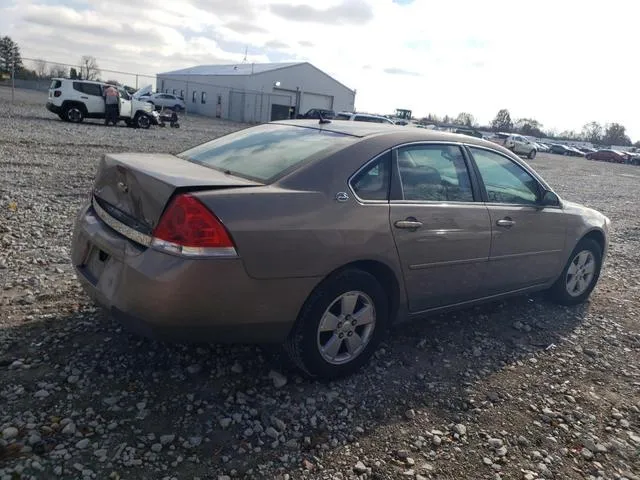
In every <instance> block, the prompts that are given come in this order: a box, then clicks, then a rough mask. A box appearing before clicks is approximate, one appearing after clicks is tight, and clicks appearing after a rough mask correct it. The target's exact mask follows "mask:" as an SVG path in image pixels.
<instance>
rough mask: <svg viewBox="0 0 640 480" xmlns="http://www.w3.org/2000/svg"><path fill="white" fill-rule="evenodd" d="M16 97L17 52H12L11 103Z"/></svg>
mask: <svg viewBox="0 0 640 480" xmlns="http://www.w3.org/2000/svg"><path fill="white" fill-rule="evenodd" d="M15 97H16V52H12V53H11V105H13V104H14V101H15Z"/></svg>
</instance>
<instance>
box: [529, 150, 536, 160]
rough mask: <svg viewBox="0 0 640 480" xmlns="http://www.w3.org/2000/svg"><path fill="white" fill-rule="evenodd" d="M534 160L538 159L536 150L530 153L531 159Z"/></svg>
mask: <svg viewBox="0 0 640 480" xmlns="http://www.w3.org/2000/svg"><path fill="white" fill-rule="evenodd" d="M534 158H536V151H535V150H531V151H530V152H529V159H530V160H533V159H534Z"/></svg>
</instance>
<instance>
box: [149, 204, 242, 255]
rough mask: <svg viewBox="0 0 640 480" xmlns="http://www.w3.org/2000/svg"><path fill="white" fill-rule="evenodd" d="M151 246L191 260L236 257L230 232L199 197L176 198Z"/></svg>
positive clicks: (154, 234) (160, 224)
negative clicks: (195, 258) (193, 258)
mask: <svg viewBox="0 0 640 480" xmlns="http://www.w3.org/2000/svg"><path fill="white" fill-rule="evenodd" d="M151 246H152V247H154V248H156V249H159V250H163V251H165V252H167V253H173V254H177V255H184V256H188V257H235V256H237V252H236V249H235V246H234V244H233V241H232V240H231V237H230V236H229V233H228V232H227V229H226V228H225V227H224V225H223V224H222V222H220V220H219V219H218V217H216V216H215V215H214V214H213V213H212V212H211V211H210V210H209V209H208V208H207V207H205V205H204V204H203V203H202V202H201V201H200V200H198V199H197V198H195V197H193V196H191V195H188V194H181V195H178V196H176V197H174V198H173V200H171V202H170V203H169V206H168V207H167V209H166V210H165V212H164V213H163V215H162V217H161V218H160V222H159V223H158V226H157V227H156V228H155V229H154V231H153V240H152V241H151Z"/></svg>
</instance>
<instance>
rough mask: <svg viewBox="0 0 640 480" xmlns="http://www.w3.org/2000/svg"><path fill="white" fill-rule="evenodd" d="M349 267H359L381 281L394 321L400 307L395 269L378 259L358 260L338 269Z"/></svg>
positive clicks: (398, 286)
mask: <svg viewBox="0 0 640 480" xmlns="http://www.w3.org/2000/svg"><path fill="white" fill-rule="evenodd" d="M347 268H357V269H359V270H363V271H365V272H367V273H370V274H371V275H373V276H374V277H376V280H378V282H380V285H382V288H384V291H385V292H387V297H388V298H389V314H390V319H391V321H392V322H393V320H394V319H395V318H396V315H397V313H398V308H399V307H400V285H399V283H398V279H397V278H396V275H395V273H393V270H391V268H389V267H388V266H387V265H385V264H384V263H382V262H378V261H376V260H358V261H356V262H352V263H349V264H347V265H344V266H342V267H340V268H339V269H337V270H336V271H338V270H344V269H347ZM333 273H335V272H332V273H331V275H332V274H333Z"/></svg>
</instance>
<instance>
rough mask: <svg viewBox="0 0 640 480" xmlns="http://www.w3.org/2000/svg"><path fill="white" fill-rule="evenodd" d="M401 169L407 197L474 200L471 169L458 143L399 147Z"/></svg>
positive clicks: (443, 200) (404, 195)
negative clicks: (456, 144) (468, 167)
mask: <svg viewBox="0 0 640 480" xmlns="http://www.w3.org/2000/svg"><path fill="white" fill-rule="evenodd" d="M398 170H399V172H400V182H401V184H402V191H403V198H404V200H411V201H426V202H473V191H472V189H471V180H470V177H469V171H468V170H467V166H466V163H465V161H464V156H463V155H462V151H461V150H460V147H458V146H455V145H416V146H411V147H402V148H399V149H398Z"/></svg>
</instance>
